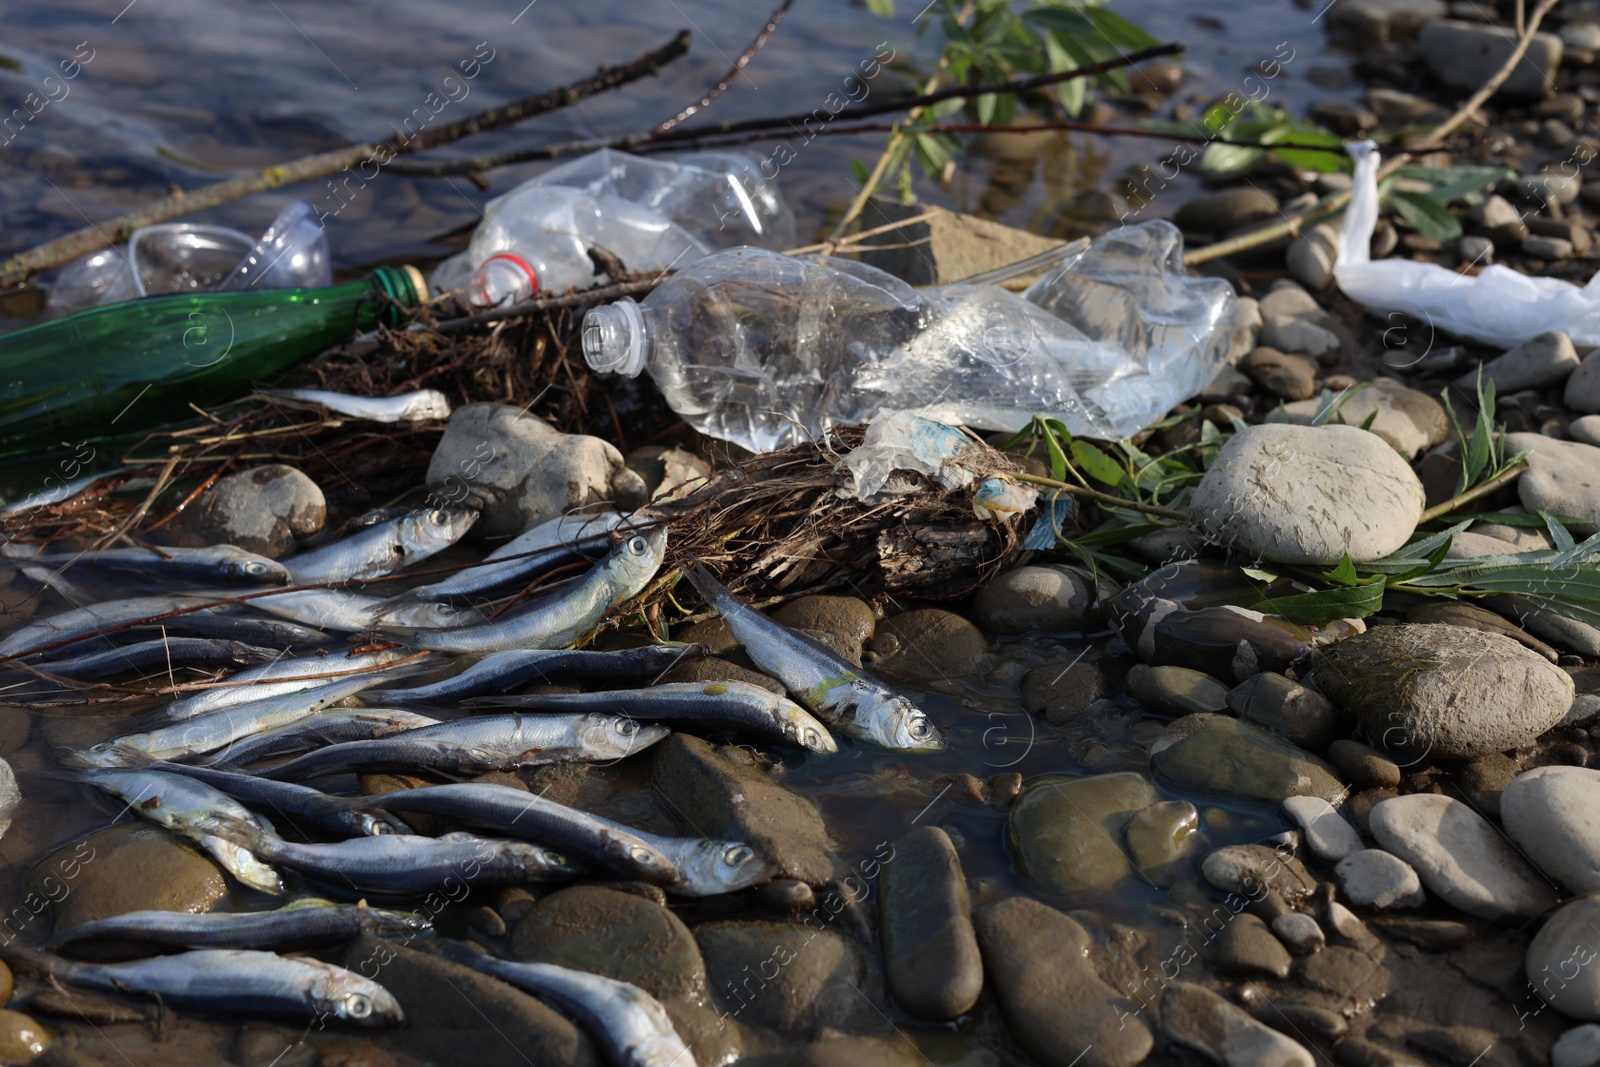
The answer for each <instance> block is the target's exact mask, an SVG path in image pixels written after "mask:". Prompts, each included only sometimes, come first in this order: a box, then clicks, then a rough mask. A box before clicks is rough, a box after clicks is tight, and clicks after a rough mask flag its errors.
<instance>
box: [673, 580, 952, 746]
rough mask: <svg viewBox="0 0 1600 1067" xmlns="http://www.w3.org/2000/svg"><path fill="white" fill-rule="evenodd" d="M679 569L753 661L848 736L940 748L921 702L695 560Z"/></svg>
mask: <svg viewBox="0 0 1600 1067" xmlns="http://www.w3.org/2000/svg"><path fill="white" fill-rule="evenodd" d="M683 573H684V576H685V577H686V578H688V579H689V581H690V583H691V584H693V585H694V587H695V589H697V590H699V592H700V596H701V597H702V598H703V599H704V600H705V602H706V603H707V604H709V605H711V606H712V607H713V608H715V609H716V610H717V613H718V614H719V615H721V616H722V621H723V622H725V623H727V624H728V629H729V630H730V631H731V632H732V633H733V636H734V638H735V639H736V640H737V641H738V642H739V643H740V644H741V645H743V646H744V650H745V654H746V655H748V656H749V657H750V658H751V659H752V660H754V661H755V665H756V666H757V667H760V668H761V669H762V670H763V671H765V672H766V673H768V674H770V675H772V676H773V677H774V678H776V679H778V681H780V682H782V683H783V684H784V687H785V688H786V689H788V690H789V692H790V693H792V694H794V696H795V699H797V700H799V701H800V703H802V704H804V705H805V706H806V707H807V708H810V709H811V710H812V711H814V712H816V713H817V714H818V715H821V716H822V717H823V718H825V719H826V720H827V721H828V722H829V723H830V724H832V725H834V726H837V727H838V728H839V729H840V730H842V731H844V732H845V733H846V734H848V735H850V736H851V737H858V738H861V739H863V740H866V741H874V742H876V743H878V744H880V745H882V746H883V747H884V748H895V749H905V750H909V751H914V752H941V751H943V750H944V747H945V741H944V737H943V736H942V735H941V734H940V733H939V728H938V727H936V726H934V725H933V723H931V722H929V721H928V716H927V715H925V714H924V713H923V712H922V710H921V709H920V708H918V707H917V706H916V705H915V704H913V703H911V701H909V700H907V699H906V698H905V697H903V696H901V695H900V694H899V693H896V692H895V691H894V690H892V689H890V688H889V687H888V686H886V685H884V684H883V683H882V682H880V681H878V680H877V679H876V678H873V677H872V676H871V675H869V674H867V673H866V672H865V671H863V670H861V669H860V668H859V667H856V666H854V665H852V664H851V663H850V662H849V661H847V660H846V659H844V658H843V657H842V656H840V655H839V654H838V653H837V652H834V651H833V650H832V649H828V648H824V647H823V646H822V645H820V644H818V643H817V642H815V641H813V640H811V639H810V638H808V637H806V636H804V635H803V634H798V633H795V632H794V631H793V630H790V629H789V628H788V627H786V626H784V625H783V624H782V623H779V622H776V621H774V620H773V619H769V618H768V617H767V616H765V615H763V614H761V613H760V612H759V611H756V610H755V609H754V608H751V607H750V606H748V605H746V604H743V603H741V602H740V601H739V599H738V598H737V597H735V596H734V595H733V593H731V592H730V591H729V590H728V589H727V587H726V586H724V585H723V584H722V583H721V582H719V581H717V580H716V579H715V578H713V577H711V575H710V574H708V573H706V571H705V570H704V569H702V568H701V567H700V566H699V565H698V564H695V563H686V564H684V567H683Z"/></svg>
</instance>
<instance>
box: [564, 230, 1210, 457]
mask: <svg viewBox="0 0 1600 1067" xmlns="http://www.w3.org/2000/svg"><path fill="white" fill-rule="evenodd" d="M1235 301H1236V298H1235V296H1234V292H1233V287H1232V286H1231V285H1230V284H1229V283H1228V282H1226V281H1223V280H1220V279H1205V278H1191V277H1190V276H1189V275H1188V274H1187V273H1185V271H1184V269H1183V263H1182V237H1181V236H1180V235H1179V233H1178V231H1177V229H1176V228H1175V227H1174V226H1172V224H1170V223H1168V222H1164V221H1156V222H1149V223H1143V224H1140V225H1137V226H1129V227H1125V228H1123V229H1120V230H1116V231H1114V232H1112V233H1110V234H1108V235H1106V236H1105V237H1102V238H1100V239H1099V240H1097V241H1096V242H1095V243H1094V244H1093V245H1092V246H1091V247H1090V249H1089V251H1088V252H1087V253H1085V254H1084V256H1083V257H1082V258H1081V259H1080V260H1078V262H1077V263H1076V265H1075V266H1074V267H1073V268H1072V269H1058V270H1054V271H1051V272H1048V273H1046V274H1045V275H1044V276H1043V277H1041V278H1040V279H1039V280H1038V281H1037V282H1035V283H1034V284H1033V285H1032V286H1031V287H1030V288H1029V289H1028V290H1027V292H1025V293H1024V294H1022V295H1021V296H1018V295H1017V294H1015V293H1011V292H1009V291H1007V290H1005V289H1001V288H999V287H998V286H994V285H970V284H954V285H943V286H937V287H934V288H930V289H924V290H920V291H919V290H916V289H913V288H911V287H910V286H909V285H907V284H906V283H905V282H903V281H901V280H900V279H898V278H896V277H894V276H893V275H890V274H887V273H885V272H883V271H880V270H877V269H875V268H872V267H867V266H863V265H861V264H859V263H854V262H851V261H848V260H844V259H836V258H829V257H825V256H785V255H780V254H778V253H774V252H768V251H763V250H760V249H751V248H740V249H733V250H730V251H726V252H719V253H717V254H715V255H712V256H708V257H706V258H705V259H702V260H700V261H699V262H697V263H694V264H692V265H691V266H688V267H686V268H680V269H679V270H678V271H677V272H676V273H674V274H673V276H672V277H671V278H669V279H667V280H666V281H665V282H663V283H662V284H661V285H660V286H659V287H658V288H657V289H656V290H655V291H654V292H653V293H651V294H650V296H649V297H647V298H646V299H645V300H644V302H643V303H637V302H635V301H633V300H629V299H624V300H620V301H617V302H616V303H613V304H606V305H602V306H600V307H597V308H595V309H593V310H592V311H590V312H589V314H588V315H587V316H586V317H585V319H584V324H583V350H584V356H585V358H586V359H587V360H588V362H589V365H590V366H591V367H593V368H594V369H595V370H599V371H614V372H616V373H619V374H623V375H627V376H630V377H631V376H635V375H638V374H639V373H641V372H643V371H646V370H648V371H649V372H650V375H651V377H652V378H653V379H654V380H655V382H656V385H657V386H658V387H659V388H660V389H661V392H662V395H663V396H664V397H665V398H666V401H667V403H668V404H669V405H671V407H672V409H673V410H674V411H676V412H677V413H678V414H679V415H680V416H682V417H683V418H684V419H685V420H686V421H688V422H689V423H690V424H691V425H693V426H694V427H695V428H696V429H698V430H700V431H701V432H702V433H705V434H708V435H710V436H712V437H717V438H720V439H722V440H725V441H732V442H734V443H736V444H739V445H742V446H744V447H745V448H748V449H751V450H752V451H757V452H767V451H772V450H774V449H778V448H783V447H786V446H789V445H793V444H797V443H800V442H802V441H805V440H808V439H811V438H813V437H815V436H816V435H818V434H820V433H821V432H822V431H824V430H826V429H827V428H828V427H829V426H831V425H835V424H849V423H862V422H869V421H871V420H872V418H874V417H875V416H876V415H877V414H878V413H880V412H882V411H887V410H903V411H912V412H915V413H916V414H919V415H922V416H924V417H926V418H930V419H935V420H937V421H940V422H948V423H960V424H965V425H968V426H974V427H978V428H982V429H989V430H1017V429H1020V428H1022V427H1023V426H1024V425H1026V423H1027V422H1028V420H1029V418H1031V417H1032V416H1033V415H1052V416H1055V417H1057V418H1060V419H1061V420H1062V421H1063V422H1064V423H1065V424H1066V425H1067V427H1068V429H1070V430H1071V431H1072V432H1073V433H1075V434H1080V435H1083V436H1087V437H1098V438H1103V439H1119V438H1123V437H1128V436H1131V435H1133V434H1135V433H1137V432H1139V431H1140V430H1142V429H1144V428H1145V427H1147V426H1149V425H1150V424H1151V423H1153V422H1155V421H1156V420H1157V419H1159V418H1160V417H1161V416H1162V415H1163V414H1165V413H1166V412H1167V411H1168V410H1170V409H1171V408H1172V407H1173V406H1174V405H1176V404H1178V403H1180V402H1181V401H1183V400H1185V399H1187V398H1188V397H1190V396H1193V395H1195V394H1196V393H1198V392H1199V391H1200V390H1201V389H1202V388H1204V387H1205V385H1206V384H1207V383H1208V382H1210V380H1211V379H1212V378H1213V377H1214V376H1215V375H1216V372H1217V370H1218V369H1219V368H1220V367H1221V366H1222V363H1223V362H1224V361H1225V359H1226V357H1227V351H1228V343H1229V331H1230V324H1231V320H1232V317H1233V309H1234V305H1235Z"/></svg>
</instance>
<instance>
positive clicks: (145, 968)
mask: <svg viewBox="0 0 1600 1067" xmlns="http://www.w3.org/2000/svg"><path fill="white" fill-rule="evenodd" d="M4 953H5V955H7V956H8V957H10V958H11V959H13V960H16V961H19V962H22V963H24V964H26V965H30V966H33V967H35V968H37V969H39V970H42V971H44V972H46V973H48V974H50V975H52V976H53V977H55V978H57V979H59V980H61V981H63V982H66V983H68V984H71V985H76V986H83V987H84V988H87V989H98V990H103V991H104V992H107V993H124V994H125V993H147V994H155V995H157V996H160V997H161V999H162V1000H163V1001H164V1002H165V1003H167V1004H169V1005H171V1006H173V1007H176V1008H193V1009H197V1010H200V1011H215V1012H223V1013H226V1014H229V1015H241V1014H243V1015H249V1014H272V1015H288V1016H293V1017H298V1018H306V1019H324V1018H334V1019H338V1020H340V1021H342V1022H347V1023H353V1024H354V1025H356V1026H398V1025H399V1024H400V1023H402V1022H404V1021H405V1015H404V1013H403V1012H402V1011H401V1010H400V1004H399V1002H398V1001H396V1000H395V999H394V995H393V994H391V993H390V992H389V991H388V990H387V989H385V988H383V986H381V985H379V984H378V983H376V982H374V981H372V980H371V979H367V978H363V977H361V976H360V975H358V974H354V973H352V972H350V971H347V970H345V969H344V968H343V967H335V966H334V965H333V964H331V963H323V962H321V961H320V960H313V959H307V958H305V957H303V956H296V957H293V958H286V957H283V956H279V955H277V954H276V953H273V952H255V951H251V950H248V949H195V950H194V951H192V952H180V953H178V954H176V955H172V956H157V957H155V958H153V959H147V960H130V961H128V962H127V963H77V962H73V961H70V960H64V959H61V958H60V957H58V956H49V955H46V954H45V953H42V952H35V951H32V950H30V949H22V948H18V947H15V946H13V947H9V948H7V949H5V950H4Z"/></svg>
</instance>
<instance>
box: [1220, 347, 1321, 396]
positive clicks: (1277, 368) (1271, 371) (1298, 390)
mask: <svg viewBox="0 0 1600 1067" xmlns="http://www.w3.org/2000/svg"><path fill="white" fill-rule="evenodd" d="M1239 369H1240V370H1241V371H1243V372H1244V373H1245V374H1248V375H1249V376H1250V377H1251V379H1253V380H1254V381H1255V383H1256V384H1257V385H1259V386H1261V388H1263V389H1265V390H1266V391H1267V392H1269V393H1271V394H1272V395H1273V396H1279V397H1282V398H1284V399H1285V400H1305V399H1307V398H1308V397H1313V396H1316V394H1317V364H1316V362H1315V361H1313V360H1310V359H1307V358H1306V357H1305V356H1295V355H1290V354H1289V353H1287V352H1279V351H1278V350H1277V349H1276V348H1268V347H1266V346H1262V347H1260V348H1257V349H1255V350H1253V351H1252V352H1250V354H1249V355H1247V356H1245V357H1244V358H1243V359H1241V360H1240V361H1239Z"/></svg>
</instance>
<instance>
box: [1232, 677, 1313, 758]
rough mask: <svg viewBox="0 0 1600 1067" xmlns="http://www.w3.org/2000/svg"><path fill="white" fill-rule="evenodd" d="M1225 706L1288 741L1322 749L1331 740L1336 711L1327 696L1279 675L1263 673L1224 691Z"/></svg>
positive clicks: (1302, 746) (1304, 746) (1311, 748)
mask: <svg viewBox="0 0 1600 1067" xmlns="http://www.w3.org/2000/svg"><path fill="white" fill-rule="evenodd" d="M1228 706H1229V707H1231V708H1233V710H1234V711H1236V712H1238V713H1239V714H1240V715H1241V716H1243V717H1244V718H1246V719H1249V720H1250V721H1251V722H1253V723H1255V724H1256V725H1257V726H1261V727H1264V728H1266V729H1268V730H1271V731H1272V732H1273V733H1275V734H1277V735H1278V736H1279V737H1282V738H1285V739H1287V740H1288V741H1289V742H1291V743H1292V744H1296V745H1299V746H1300V747H1301V748H1306V749H1310V750H1311V751H1313V752H1322V751H1324V750H1325V749H1327V747H1328V746H1329V745H1330V744H1332V743H1333V739H1334V737H1335V736H1336V735H1337V733H1338V729H1339V714H1338V712H1337V711H1335V710H1334V707H1333V705H1332V704H1331V703H1329V701H1328V698H1327V697H1325V696H1323V695H1322V694H1321V693H1319V692H1317V691H1316V690H1314V689H1307V688H1306V687H1305V686H1303V685H1300V684H1298V683H1296V682H1292V681H1290V680H1289V679H1288V678H1287V677H1285V676H1284V675H1281V674H1275V673H1272V672H1263V673H1261V674H1256V675H1252V676H1251V677H1249V678H1246V679H1245V680H1244V681H1243V682H1240V683H1239V685H1238V686H1236V687H1235V688H1234V689H1233V690H1232V691H1231V692H1229V693H1228Z"/></svg>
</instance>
